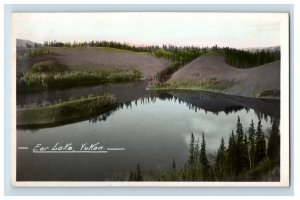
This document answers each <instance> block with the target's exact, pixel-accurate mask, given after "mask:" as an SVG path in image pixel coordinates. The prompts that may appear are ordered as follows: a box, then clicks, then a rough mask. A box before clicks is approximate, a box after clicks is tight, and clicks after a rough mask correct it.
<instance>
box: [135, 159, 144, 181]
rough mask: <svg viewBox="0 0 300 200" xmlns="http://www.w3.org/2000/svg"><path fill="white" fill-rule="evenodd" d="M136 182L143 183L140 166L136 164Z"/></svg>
mask: <svg viewBox="0 0 300 200" xmlns="http://www.w3.org/2000/svg"><path fill="white" fill-rule="evenodd" d="M136 181H143V175H142V171H141V167H140V164H139V163H138V164H137V167H136Z"/></svg>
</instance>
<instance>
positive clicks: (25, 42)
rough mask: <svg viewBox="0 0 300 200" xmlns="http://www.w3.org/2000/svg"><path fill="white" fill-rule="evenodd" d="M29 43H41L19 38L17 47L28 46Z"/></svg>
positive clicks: (32, 44)
mask: <svg viewBox="0 0 300 200" xmlns="http://www.w3.org/2000/svg"><path fill="white" fill-rule="evenodd" d="M28 45H30V46H32V47H34V45H41V44H40V43H37V42H33V41H30V40H23V39H17V49H20V48H27V47H28Z"/></svg>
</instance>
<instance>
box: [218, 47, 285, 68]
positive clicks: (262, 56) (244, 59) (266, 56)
mask: <svg viewBox="0 0 300 200" xmlns="http://www.w3.org/2000/svg"><path fill="white" fill-rule="evenodd" d="M212 49H213V50H214V51H217V52H219V53H220V54H222V55H224V57H225V62H226V63H227V64H229V65H231V66H233V67H237V68H251V67H257V66H260V65H264V64H267V63H270V62H273V61H276V60H280V50H279V49H275V50H270V49H262V50H256V51H245V50H239V49H235V48H229V47H225V48H218V46H214V47H213V48H212Z"/></svg>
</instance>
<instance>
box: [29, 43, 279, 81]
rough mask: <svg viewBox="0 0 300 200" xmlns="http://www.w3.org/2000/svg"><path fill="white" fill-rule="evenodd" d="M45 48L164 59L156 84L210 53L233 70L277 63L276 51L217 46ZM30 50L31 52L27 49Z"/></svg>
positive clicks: (128, 45) (122, 44)
mask: <svg viewBox="0 0 300 200" xmlns="http://www.w3.org/2000/svg"><path fill="white" fill-rule="evenodd" d="M47 47H65V48H72V47H108V48H111V49H112V50H113V49H121V50H127V51H132V52H148V53H151V54H152V55H154V56H156V57H159V58H165V59H168V60H170V61H171V64H170V66H169V67H167V68H165V69H164V70H162V71H160V72H158V73H157V75H156V79H157V80H158V81H160V82H164V81H166V80H168V78H169V77H170V76H171V75H172V74H173V73H174V72H175V71H177V70H178V69H180V68H181V67H182V66H184V65H185V64H187V63H189V62H191V61H192V60H194V59H196V58H197V57H199V56H201V55H203V54H206V53H211V52H216V53H218V54H220V55H223V56H224V57H225V62H226V63H228V64H229V65H231V66H233V67H237V68H250V67H256V66H260V65H263V64H266V63H269V62H272V61H275V60H280V50H257V51H253V52H251V51H246V50H238V49H234V48H229V47H221V48H220V47H218V46H217V45H215V46H213V47H211V48H208V47H195V46H174V45H163V46H162V47H159V46H157V45H156V46H155V45H149V46H135V45H130V44H126V43H120V42H114V41H89V42H75V41H74V42H73V43H70V42H65V43H64V42H58V41H45V42H44V44H43V48H38V49H47ZM30 51H31V50H30ZM44 53H48V54H49V50H48V51H47V52H44V51H39V52H30V55H33V56H34V55H43V54H44Z"/></svg>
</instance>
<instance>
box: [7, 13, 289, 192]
mask: <svg viewBox="0 0 300 200" xmlns="http://www.w3.org/2000/svg"><path fill="white" fill-rule="evenodd" d="M153 13H154V14H155V13H157V12H153ZM224 13H230V12H224ZM250 13H251V12H250ZM281 15H282V16H281V23H280V30H281V32H280V35H281V52H282V53H281V73H280V74H281V77H280V80H281V110H280V114H281V124H280V126H281V148H280V149H281V151H280V157H281V161H280V163H281V164H280V182H125V181H124V182H100V181H99V182H82V181H79V182H67V181H59V182H56V181H55V182H52V181H48V182H47V181H25V182H19V181H16V92H15V91H16V82H15V77H16V53H15V52H16V34H15V33H16V31H17V30H16V27H14V23H13V14H12V15H11V35H10V37H11V40H10V47H11V52H10V53H11V54H10V55H11V56H10V61H11V65H10V66H11V67H10V70H11V71H10V74H11V79H10V80H11V83H10V87H11V88H10V90H11V91H14V92H11V118H10V119H11V120H10V122H11V127H10V128H11V130H12V133H11V185H12V186H16V187H28V186H30V187H32V186H34V187H95V186H101V187H103V186H104V187H108V186H116V187H128V186H129V187H150V186H152V187H153V186H154V187H199V186H201V187H220V186H226V187H228V186H230V187H287V186H289V180H290V178H289V149H290V148H289V134H290V133H289V120H290V119H289V16H288V14H287V13H281Z"/></svg>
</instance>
